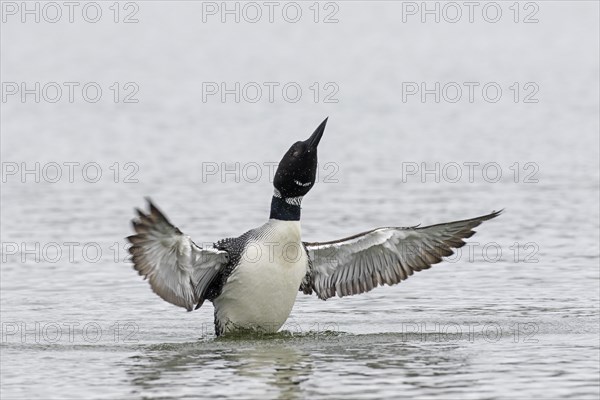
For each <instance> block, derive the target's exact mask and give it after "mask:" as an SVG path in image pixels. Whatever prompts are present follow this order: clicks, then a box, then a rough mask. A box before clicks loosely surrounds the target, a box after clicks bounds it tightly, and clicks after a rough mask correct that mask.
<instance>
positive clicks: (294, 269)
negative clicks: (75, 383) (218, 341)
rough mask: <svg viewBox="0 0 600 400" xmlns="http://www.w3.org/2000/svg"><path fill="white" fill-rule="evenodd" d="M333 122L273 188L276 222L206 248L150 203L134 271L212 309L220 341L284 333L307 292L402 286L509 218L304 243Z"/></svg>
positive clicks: (170, 295)
mask: <svg viewBox="0 0 600 400" xmlns="http://www.w3.org/2000/svg"><path fill="white" fill-rule="evenodd" d="M326 124H327V118H326V119H325V120H324V121H323V122H322V123H321V124H320V125H319V126H318V127H317V129H316V130H315V131H314V133H313V134H312V135H311V136H310V137H309V138H308V139H307V140H305V141H299V142H296V143H294V144H293V145H292V146H291V147H290V148H289V150H288V151H287V152H286V153H285V155H284V156H283V158H282V159H281V161H280V163H279V166H278V168H277V170H276V173H275V177H274V180H273V186H274V188H275V190H274V193H273V197H272V200H271V214H270V217H269V220H268V221H267V222H266V223H265V224H264V225H262V226H260V227H258V228H255V229H252V230H249V231H248V232H246V233H244V234H243V235H241V236H239V237H237V238H228V239H222V240H219V241H218V242H216V243H214V244H213V245H212V247H211V246H208V247H200V246H198V245H197V244H196V243H194V242H193V241H192V239H191V238H190V237H189V236H187V235H185V234H184V233H183V232H181V231H180V230H179V229H178V228H177V227H175V226H174V225H173V224H172V223H171V222H170V221H169V220H168V219H167V217H166V216H165V214H163V213H162V212H161V211H160V210H159V209H158V208H157V207H156V205H155V204H154V203H153V202H152V201H151V200H150V199H149V198H146V200H147V202H148V206H149V211H148V212H143V211H141V210H139V209H136V211H137V214H138V216H137V217H136V218H135V219H134V220H133V221H132V223H133V229H134V230H135V232H136V233H135V235H132V236H129V237H128V238H127V239H128V241H129V242H130V243H131V246H130V247H129V252H130V253H131V255H132V258H131V260H132V262H133V264H134V265H133V267H134V269H135V270H137V271H138V273H139V275H142V276H143V277H144V279H146V278H147V279H148V281H149V283H150V286H151V288H152V290H153V291H154V292H155V293H156V294H157V295H158V296H160V297H161V298H162V299H164V300H166V301H167V302H169V303H172V304H174V305H176V306H180V307H184V308H185V309H187V310H188V311H192V310H193V309H198V308H200V307H201V306H202V304H203V303H204V301H205V300H209V301H211V302H212V303H213V306H214V323H215V333H216V336H217V337H218V336H221V335H223V334H226V333H230V332H235V331H245V330H250V331H259V332H276V331H278V330H279V329H280V328H281V327H282V326H283V324H284V323H285V321H286V320H287V318H288V316H289V315H290V312H291V310H292V307H293V305H294V303H295V301H296V296H297V294H298V293H299V292H300V291H301V292H303V293H304V294H308V295H310V294H312V293H315V294H316V295H317V296H318V297H319V298H320V299H322V300H326V299H328V298H331V297H334V296H335V295H337V296H339V297H343V296H349V295H355V294H359V293H365V292H368V291H370V290H372V289H373V288H375V287H377V286H380V285H384V284H386V285H394V284H397V283H400V282H401V281H404V280H405V279H407V278H408V277H409V276H411V275H413V273H414V272H415V271H421V270H424V269H428V268H430V267H431V265H433V264H436V263H439V262H440V261H442V259H443V257H447V256H450V255H452V254H453V250H452V249H457V248H460V247H462V246H463V245H464V244H465V242H464V241H463V239H465V238H469V237H471V236H472V235H473V234H474V233H475V232H474V231H473V228H475V227H477V226H478V225H480V224H481V223H482V222H483V221H486V220H489V219H492V218H495V217H496V216H498V215H499V214H500V213H501V212H502V210H500V211H493V212H492V213H490V214H487V215H483V216H481V217H477V218H472V219H465V220H461V221H454V222H448V223H443V224H437V225H431V226H426V227H419V226H418V225H417V226H413V227H404V228H401V227H383V228H377V229H373V230H370V231H367V232H363V233H359V234H357V235H354V236H350V237H347V238H344V239H340V240H334V241H330V242H322V243H312V242H303V241H302V238H301V229H300V206H301V202H302V198H303V197H304V196H305V195H306V194H307V193H308V192H309V191H310V189H311V188H312V187H313V185H314V183H315V178H316V172H317V146H318V145H319V142H320V141H321V137H322V136H323V132H324V131H325V126H326Z"/></svg>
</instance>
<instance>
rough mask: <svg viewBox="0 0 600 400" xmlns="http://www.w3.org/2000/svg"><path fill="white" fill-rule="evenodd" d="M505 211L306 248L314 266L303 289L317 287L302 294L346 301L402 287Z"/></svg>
mask: <svg viewBox="0 0 600 400" xmlns="http://www.w3.org/2000/svg"><path fill="white" fill-rule="evenodd" d="M501 212H502V210H500V211H493V212H492V213H490V214H487V215H483V216H481V217H477V218H472V219H466V220H461V221H454V222H448V223H444V224H437V225H431V226H426V227H418V226H416V227H410V228H377V229H373V230H371V231H368V232H364V233H360V234H358V235H354V236H351V237H348V238H346V239H341V240H336V241H331V242H323V243H304V245H305V247H306V249H307V251H308V255H309V257H310V259H311V261H312V271H311V275H312V279H309V280H306V281H304V282H303V285H307V283H308V282H311V284H312V287H309V288H307V287H305V286H304V287H302V288H301V289H302V290H303V291H304V293H307V294H310V293H312V290H314V291H315V292H316V294H317V296H319V298H321V299H323V300H325V299H328V298H330V297H333V296H335V295H336V294H337V295H338V296H339V297H343V296H349V295H354V294H358V293H364V292H368V291H370V290H372V289H373V288H374V287H376V286H381V285H384V284H385V285H394V284H397V283H399V282H401V281H403V280H406V279H407V278H408V277H409V276H411V275H413V274H414V272H415V271H422V270H424V269H428V268H431V266H432V265H433V264H437V263H439V262H440V261H442V259H443V257H448V256H450V255H452V254H454V251H453V250H452V249H457V248H460V247H462V246H464V245H465V241H464V240H463V239H467V238H470V237H471V236H473V235H474V234H475V231H474V230H473V228H475V227H477V226H479V225H480V224H481V223H482V222H483V221H487V220H489V219H492V218H495V217H497V216H498V215H500V213H501ZM311 289H312V290H311Z"/></svg>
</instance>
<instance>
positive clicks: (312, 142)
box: [305, 117, 329, 149]
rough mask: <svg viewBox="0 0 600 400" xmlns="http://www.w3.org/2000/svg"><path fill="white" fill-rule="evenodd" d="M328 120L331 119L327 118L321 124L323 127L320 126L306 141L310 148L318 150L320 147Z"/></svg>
mask: <svg viewBox="0 0 600 400" xmlns="http://www.w3.org/2000/svg"><path fill="white" fill-rule="evenodd" d="M328 119H329V117H327V118H325V120H323V122H321V125H319V126H318V127H317V129H315V131H314V132H313V134H312V135H310V137H309V138H308V139H307V140H306V141H305V143H306V144H307V145H308V147H309V148H311V149H316V148H317V146H318V145H319V142H320V141H321V137H322V136H323V132H325V125H327V120H328Z"/></svg>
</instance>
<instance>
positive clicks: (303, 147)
mask: <svg viewBox="0 0 600 400" xmlns="http://www.w3.org/2000/svg"><path fill="white" fill-rule="evenodd" d="M325 125H327V118H325V120H324V121H323V122H321V124H320V125H319V126H318V127H317V129H315V131H314V132H313V134H312V135H310V137H309V138H308V139H306V140H304V141H300V142H296V143H294V144H293V145H292V147H290V149H289V150H288V151H287V152H286V153H285V154H284V156H283V158H282V159H281V161H280V162H279V166H278V167H277V172H276V173H275V179H274V180H273V186H275V189H276V193H278V194H279V196H280V197H282V198H286V199H289V198H299V197H302V196H304V195H305V194H307V193H308V192H309V190H310V189H311V188H312V187H313V185H314V184H315V179H316V175H317V146H318V145H319V142H320V141H321V137H322V136H323V132H324V131H325Z"/></svg>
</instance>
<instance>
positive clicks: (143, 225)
mask: <svg viewBox="0 0 600 400" xmlns="http://www.w3.org/2000/svg"><path fill="white" fill-rule="evenodd" d="M147 201H148V205H149V208H150V212H149V213H148V214H145V213H144V212H142V211H140V210H139V209H137V210H136V211H137V213H138V218H137V219H134V220H133V221H132V223H133V229H134V230H135V232H136V234H135V235H132V236H129V237H128V238H127V239H128V240H129V242H131V247H130V248H129V252H130V253H131V255H132V261H133V264H134V265H133V268H134V269H135V270H136V271H138V273H139V274H140V275H143V276H144V279H146V278H147V279H148V281H149V282H150V286H151V287H152V290H153V291H154V292H155V293H156V294H157V295H159V296H160V297H161V298H163V299H164V300H166V301H168V302H169V303H172V304H175V305H176V306H180V307H185V308H186V309H187V310H188V311H191V310H192V309H193V308H194V305H196V304H198V307H200V306H201V305H202V302H203V301H204V297H203V296H204V293H205V292H206V290H207V288H208V287H209V286H210V284H211V283H212V281H213V279H214V278H215V277H216V276H217V275H218V274H219V272H220V270H221V268H222V267H223V266H225V265H226V264H227V261H228V258H229V257H228V254H227V252H226V251H222V250H217V249H215V248H207V249H203V248H201V247H199V246H197V245H196V244H195V243H194V242H193V241H192V240H191V239H190V237H189V236H187V235H184V234H183V233H182V232H181V231H180V230H179V229H178V228H176V227H175V226H173V225H172V224H171V223H170V222H169V220H168V219H167V218H166V217H165V216H164V214H163V213H161V212H160V210H159V209H158V208H156V206H155V205H154V204H152V201H151V200H150V199H147ZM198 307H196V308H198Z"/></svg>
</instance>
